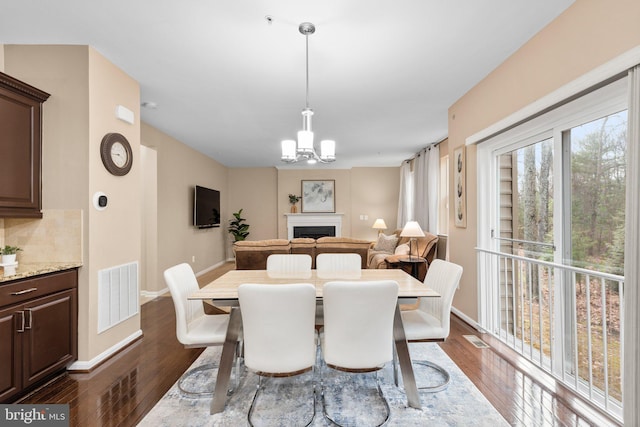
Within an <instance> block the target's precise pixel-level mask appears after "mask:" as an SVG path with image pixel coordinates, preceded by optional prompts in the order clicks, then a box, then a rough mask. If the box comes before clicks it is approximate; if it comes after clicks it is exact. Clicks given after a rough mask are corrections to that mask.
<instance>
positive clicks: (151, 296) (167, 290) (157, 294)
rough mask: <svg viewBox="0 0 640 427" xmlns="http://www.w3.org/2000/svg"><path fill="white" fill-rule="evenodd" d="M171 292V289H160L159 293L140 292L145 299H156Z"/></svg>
mask: <svg viewBox="0 0 640 427" xmlns="http://www.w3.org/2000/svg"><path fill="white" fill-rule="evenodd" d="M167 292H169V288H164V289H160V290H159V291H140V296H141V297H143V298H149V299H154V298H156V297H159V296H162V295H164V294H166V293H167Z"/></svg>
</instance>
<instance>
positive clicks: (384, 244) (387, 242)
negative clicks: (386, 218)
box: [373, 233, 398, 253]
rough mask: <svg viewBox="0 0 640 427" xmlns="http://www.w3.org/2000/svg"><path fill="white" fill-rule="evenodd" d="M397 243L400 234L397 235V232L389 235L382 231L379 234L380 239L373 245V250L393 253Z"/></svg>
mask: <svg viewBox="0 0 640 427" xmlns="http://www.w3.org/2000/svg"><path fill="white" fill-rule="evenodd" d="M397 244H398V236H396V235H395V234H392V235H390V236H387V235H386V234H384V233H380V235H379V236H378V241H377V242H376V245H375V246H374V247H373V250H374V251H382V252H389V253H393V251H394V250H395V249H396V245H397Z"/></svg>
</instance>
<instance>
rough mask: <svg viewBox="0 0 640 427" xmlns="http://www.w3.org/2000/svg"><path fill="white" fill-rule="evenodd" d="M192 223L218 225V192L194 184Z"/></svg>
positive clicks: (200, 226) (207, 226)
mask: <svg viewBox="0 0 640 427" xmlns="http://www.w3.org/2000/svg"><path fill="white" fill-rule="evenodd" d="M193 225H194V226H196V227H198V228H211V227H220V192H219V191H218V190H212V189H210V188H206V187H201V186H199V185H196V187H195V191H194V193H193Z"/></svg>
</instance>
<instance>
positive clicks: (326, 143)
mask: <svg viewBox="0 0 640 427" xmlns="http://www.w3.org/2000/svg"><path fill="white" fill-rule="evenodd" d="M298 31H300V33H301V34H302V35H303V36H304V38H305V42H306V51H307V56H306V69H307V97H306V106H305V109H304V110H302V130H301V131H298V141H297V143H296V141H294V140H293V139H286V140H284V141H282V157H281V159H282V161H283V162H287V163H295V162H299V161H301V160H306V161H307V163H309V164H314V163H316V162H320V163H330V162H333V161H335V160H336V142H335V141H333V140H330V139H325V140H322V141H321V142H320V155H318V153H317V152H316V150H315V148H313V131H312V129H311V117H312V116H313V110H312V109H311V108H309V35H310V34H313V33H315V31H316V27H315V26H314V25H313V24H312V23H310V22H303V23H302V24H300V25H299V26H298Z"/></svg>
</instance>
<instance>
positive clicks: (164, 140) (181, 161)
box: [141, 123, 230, 289]
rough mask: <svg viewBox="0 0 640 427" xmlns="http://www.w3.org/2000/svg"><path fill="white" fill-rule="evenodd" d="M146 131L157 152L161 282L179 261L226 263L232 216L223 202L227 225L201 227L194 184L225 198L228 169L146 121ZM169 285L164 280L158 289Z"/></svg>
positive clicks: (196, 265) (200, 266) (197, 265)
mask: <svg viewBox="0 0 640 427" xmlns="http://www.w3.org/2000/svg"><path fill="white" fill-rule="evenodd" d="M141 131H142V136H141V139H142V144H144V145H145V146H147V147H151V148H153V149H155V150H156V152H157V170H158V196H157V200H158V207H157V221H158V239H157V240H158V280H163V278H162V272H163V271H164V270H165V269H167V268H169V267H171V266H172V265H175V264H179V263H182V262H187V263H189V264H191V266H192V268H193V270H194V271H195V272H196V273H197V272H200V271H202V270H205V269H207V268H209V267H211V266H212V265H216V264H218V263H220V262H222V261H224V260H225V258H226V255H225V239H226V234H227V233H226V228H225V226H224V225H225V222H224V219H225V218H227V217H228V216H229V215H230V213H229V210H228V208H227V206H225V203H221V206H220V208H221V211H222V212H221V218H222V226H221V227H218V228H208V229H201V230H200V229H197V228H195V227H194V226H193V188H194V186H196V185H201V186H204V187H209V188H212V189H215V190H219V191H220V193H221V194H220V197H221V199H222V200H224V198H225V197H226V195H225V193H227V175H228V169H227V168H226V167H225V166H223V165H221V164H220V163H218V162H216V161H215V160H213V159H211V158H209V157H206V156H204V155H202V154H200V153H199V152H197V151H195V150H194V149H192V148H191V147H188V146H187V145H185V144H183V143H181V142H180V141H178V140H176V139H174V138H172V137H170V136H169V135H167V134H165V133H162V132H160V131H159V130H157V129H155V128H153V127H151V126H149V125H147V124H146V123H142V126H141ZM194 256H195V259H196V260H195V262H192V259H193V257H194ZM149 286H150V287H151V286H152V285H151V284H150V285H149ZM164 288H165V285H164V282H163V283H162V284H161V285H160V286H159V287H158V288H157V289H164Z"/></svg>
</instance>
